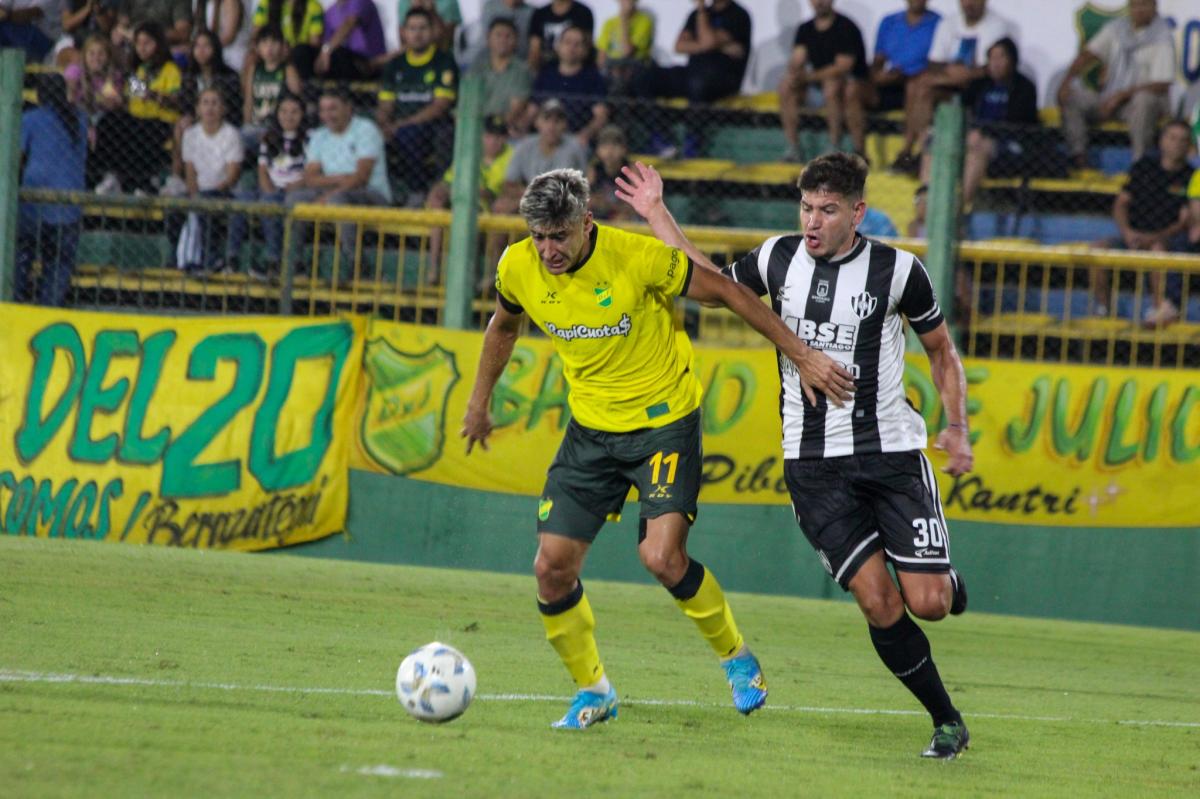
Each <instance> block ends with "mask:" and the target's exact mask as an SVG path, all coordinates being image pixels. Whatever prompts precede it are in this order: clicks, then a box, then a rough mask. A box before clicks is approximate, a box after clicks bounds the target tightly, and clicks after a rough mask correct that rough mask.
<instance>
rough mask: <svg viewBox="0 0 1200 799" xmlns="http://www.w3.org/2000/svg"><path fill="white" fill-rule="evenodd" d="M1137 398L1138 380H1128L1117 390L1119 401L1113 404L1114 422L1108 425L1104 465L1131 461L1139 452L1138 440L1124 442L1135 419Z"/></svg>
mask: <svg viewBox="0 0 1200 799" xmlns="http://www.w3.org/2000/svg"><path fill="white" fill-rule="evenodd" d="M1136 400H1137V381H1136V380H1126V381H1125V382H1124V383H1122V384H1121V388H1120V389H1118V390H1117V401H1116V403H1115V404H1114V405H1113V416H1112V422H1111V423H1110V424H1109V426H1108V446H1107V447H1105V449H1104V465H1105V466H1120V465H1122V464H1125V463H1129V462H1130V461H1131V460H1133V459H1134V458H1135V457H1137V453H1138V449H1139V446H1138V442H1137V441H1131V442H1124V441H1123V439H1124V438H1125V431H1126V430H1127V429H1128V427H1129V423H1130V421H1132V419H1133V406H1134V403H1135V402H1136Z"/></svg>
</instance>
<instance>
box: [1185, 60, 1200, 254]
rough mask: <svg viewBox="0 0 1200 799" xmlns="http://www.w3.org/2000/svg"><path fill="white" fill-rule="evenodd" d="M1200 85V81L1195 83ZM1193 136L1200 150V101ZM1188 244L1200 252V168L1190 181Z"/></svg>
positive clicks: (1188, 192)
mask: <svg viewBox="0 0 1200 799" xmlns="http://www.w3.org/2000/svg"><path fill="white" fill-rule="evenodd" d="M1195 85H1196V86H1200V83H1197V84H1195ZM1192 138H1193V139H1194V141H1195V146H1196V150H1197V152H1200V102H1197V103H1196V106H1195V107H1194V108H1193V109H1192ZM1187 196H1188V245H1189V247H1190V249H1191V251H1192V252H1197V253H1200V169H1197V170H1195V171H1193V172H1192V179H1191V180H1190V181H1188V188H1187Z"/></svg>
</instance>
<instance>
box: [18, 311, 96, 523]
mask: <svg viewBox="0 0 1200 799" xmlns="http://www.w3.org/2000/svg"><path fill="white" fill-rule="evenodd" d="M29 349H30V350H31V351H32V352H33V374H32V375H30V379H29V391H27V392H26V394H25V418H24V419H23V420H22V422H21V426H20V427H19V428H18V429H17V435H16V437H15V439H14V443H15V445H16V449H17V457H18V458H20V459H21V461H22V462H23V463H30V462H31V461H33V460H34V459H35V458H36V457H37V456H38V455H39V454H40V453H41V451H42V450H43V449H45V448H46V445H47V444H49V443H50V440H51V439H52V438H54V434H55V433H57V432H58V429H59V428H60V427H62V424H63V422H64V421H65V420H66V418H67V414H68V413H70V411H71V406H72V405H74V404H75V398H76V397H78V396H79V390H80V388H81V387H82V386H83V378H84V371H85V370H86V368H87V359H86V358H85V357H84V354H83V342H82V341H80V339H79V333H78V332H76V330H75V328H73V327H71V325H69V324H67V323H66V322H56V323H55V324H52V325H50V326H48V327H45V328H43V329H42V330H39V331H38V332H37V334H36V335H35V336H34V337H33V338H32V339H30V341H29ZM58 350H62V351H63V352H64V353H66V355H67V358H68V360H69V361H70V369H71V374H70V377H69V378H68V380H67V385H66V387H65V388H64V389H63V393H62V395H61V396H59V398H58V402H57V404H55V406H54V408H53V409H52V410H51V411H50V412H49V413H47V414H46V415H45V416H42V407H43V402H44V400H45V398H46V389H47V387H48V385H49V383H50V374H51V371H52V370H53V368H54V361H55V358H56V353H57V351H58ZM9 529H10V530H11V529H13V528H12V527H11V526H9Z"/></svg>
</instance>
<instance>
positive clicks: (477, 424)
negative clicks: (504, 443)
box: [459, 405, 492, 455]
mask: <svg viewBox="0 0 1200 799" xmlns="http://www.w3.org/2000/svg"><path fill="white" fill-rule="evenodd" d="M491 434H492V415H491V414H490V413H488V409H487V407H486V406H485V407H483V408H475V407H472V406H470V405H468V406H467V415H466V416H464V417H463V426H462V431H461V432H460V433H459V435H460V436H461V437H463V438H465V439H466V440H467V454H468V455H470V454H471V450H472V448H474V446H475V444H477V443H478V444H479V446H481V447H483V449H484V451H487V448H488V445H487V437H488V436H490V435H491Z"/></svg>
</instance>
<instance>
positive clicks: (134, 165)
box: [96, 22, 182, 194]
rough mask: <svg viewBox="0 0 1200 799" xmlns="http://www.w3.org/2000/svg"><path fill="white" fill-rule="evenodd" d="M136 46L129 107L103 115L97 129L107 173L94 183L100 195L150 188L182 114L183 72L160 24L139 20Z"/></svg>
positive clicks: (99, 156) (98, 154)
mask: <svg viewBox="0 0 1200 799" xmlns="http://www.w3.org/2000/svg"><path fill="white" fill-rule="evenodd" d="M133 46H134V53H135V54H136V56H137V64H136V66H135V68H134V70H133V74H132V75H131V76H130V78H129V80H128V82H127V84H126V92H127V98H128V111H127V112H114V113H108V114H105V115H104V117H103V118H102V119H101V120H100V123H99V125H98V127H97V129H96V157H97V159H98V160H99V161H100V163H101V165H102V169H103V170H104V172H105V173H106V174H105V177H104V179H103V180H102V181H101V182H100V184H99V185H98V186H96V191H97V192H98V193H100V194H112V193H116V192H119V191H121V190H122V188H123V189H124V190H125V191H133V192H135V193H136V192H150V191H152V190H153V189H154V181H155V179H156V178H157V177H158V175H159V172H160V171H161V170H162V168H163V167H164V166H166V164H167V163H168V154H167V151H166V143H167V142H168V141H170V140H171V131H172V126H173V125H174V124H175V122H176V120H178V119H179V110H178V109H179V89H180V85H181V82H182V76H181V75H180V73H179V67H177V66H175V63H174V62H173V61H171V59H170V54H171V51H170V49H169V47H168V46H167V39H166V36H165V34H164V33H163V29H162V26H160V25H159V24H158V23H155V22H144V23H142V24H141V25H139V26H138V27H137V30H136V32H135V33H134V37H133Z"/></svg>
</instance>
